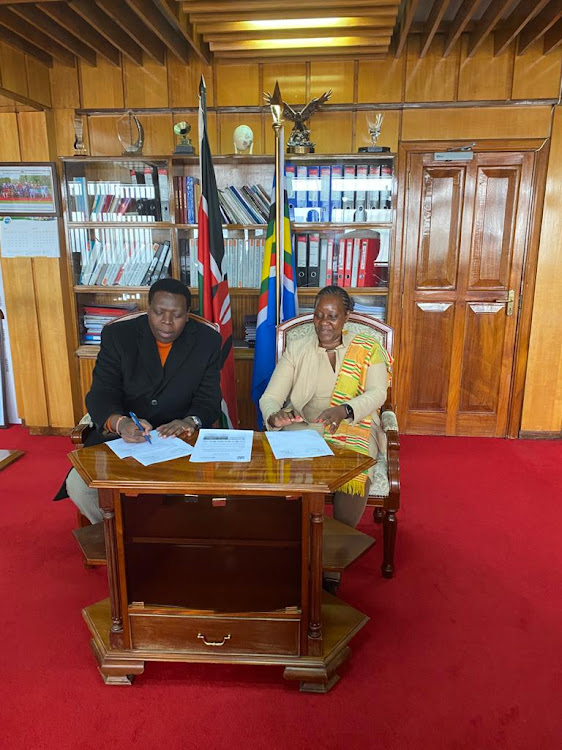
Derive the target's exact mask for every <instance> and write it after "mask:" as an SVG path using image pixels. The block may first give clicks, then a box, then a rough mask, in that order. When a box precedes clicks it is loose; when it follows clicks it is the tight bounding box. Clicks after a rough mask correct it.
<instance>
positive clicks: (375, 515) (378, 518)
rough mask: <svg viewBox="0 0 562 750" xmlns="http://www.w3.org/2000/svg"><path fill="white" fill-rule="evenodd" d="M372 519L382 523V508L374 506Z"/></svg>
mask: <svg viewBox="0 0 562 750" xmlns="http://www.w3.org/2000/svg"><path fill="white" fill-rule="evenodd" d="M373 521H374V522H375V523H382V522H383V521H384V508H375V509H374V510H373Z"/></svg>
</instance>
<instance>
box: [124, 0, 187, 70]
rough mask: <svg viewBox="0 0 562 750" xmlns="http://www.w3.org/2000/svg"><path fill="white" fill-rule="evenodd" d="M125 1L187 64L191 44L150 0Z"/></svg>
mask: <svg viewBox="0 0 562 750" xmlns="http://www.w3.org/2000/svg"><path fill="white" fill-rule="evenodd" d="M125 2H126V3H127V5H128V6H129V8H131V10H133V11H134V12H135V13H136V14H137V16H139V18H142V21H143V23H145V24H146V25H147V26H148V28H149V29H151V31H152V32H153V33H154V34H156V36H157V37H158V38H159V39H160V40H161V41H162V42H164V44H165V45H166V47H167V48H168V49H169V50H170V52H172V53H173V54H174V55H175V56H176V57H177V58H178V60H181V62H182V63H184V65H189V63H190V62H191V57H190V50H191V45H190V44H189V43H188V41H187V40H186V38H185V37H184V36H183V34H180V32H179V31H178V30H177V29H176V28H174V27H173V26H171V25H170V24H169V22H168V21H167V20H166V18H165V17H164V16H163V15H162V13H161V12H160V10H159V8H157V7H156V5H154V3H153V2H152V0H125Z"/></svg>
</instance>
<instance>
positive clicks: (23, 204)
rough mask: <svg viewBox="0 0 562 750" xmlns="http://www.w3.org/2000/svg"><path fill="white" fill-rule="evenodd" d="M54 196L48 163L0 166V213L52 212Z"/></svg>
mask: <svg viewBox="0 0 562 750" xmlns="http://www.w3.org/2000/svg"><path fill="white" fill-rule="evenodd" d="M54 213H56V196H55V188H54V179H53V167H52V165H50V164H17V165H16V164H14V165H10V166H7V165H6V164H2V166H0V214H10V215H12V214H26V215H33V214H54Z"/></svg>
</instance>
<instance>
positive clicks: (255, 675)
mask: <svg viewBox="0 0 562 750" xmlns="http://www.w3.org/2000/svg"><path fill="white" fill-rule="evenodd" d="M0 447H5V448H21V449H24V450H26V451H27V453H26V455H25V456H24V457H23V458H22V459H20V460H19V461H17V462H16V463H15V464H12V465H11V466H10V467H8V468H7V469H6V470H4V471H3V472H1V473H0V490H1V495H2V497H1V502H0V514H1V523H0V528H1V529H2V545H1V548H0V601H1V602H2V618H1V623H2V631H1V635H2V637H1V653H0V746H1V747H2V748H4V749H5V750H14V749H15V748H18V750H19V749H20V748H26V750H27V749H29V750H39V749H40V748H48V750H51V749H52V750H55V749H56V750H67V749H69V750H70V749H72V750H90V749H91V750H99V748H100V747H102V746H103V745H104V744H108V745H110V746H111V747H115V748H118V747H127V748H129V747H131V748H133V747H134V748H136V749H138V750H149V749H150V750H152V749H153V748H158V749H159V748H165V750H175V749H176V748H178V749H179V748H181V749H182V750H189V749H191V748H198V749H199V748H211V749H212V750H214V749H215V748H236V749H237V748H268V749H269V748H273V749H274V750H277V749H279V750H281V749H284V748H307V749H312V750H316V748H319V749H320V748H322V749H323V748H329V749H332V748H337V749H338V750H339V749H340V748H341V749H342V750H349V749H355V748H361V749H363V748H381V749H382V748H384V750H394V748H399V749H400V750H441V749H444V750H465V749H466V750H469V749H470V750H475V749H482V750H488V749H490V748H507V749H508V750H538V749H539V748H540V749H541V750H558V749H559V748H560V747H561V746H562V718H561V715H562V711H561V709H560V702H561V695H562V666H561V652H562V650H561V640H562V638H561V636H562V605H561V593H562V586H561V578H562V575H561V570H562V544H561V543H560V530H561V527H562V504H561V500H562V492H561V473H560V466H561V464H562V460H561V459H562V445H561V444H560V443H556V442H532V441H525V442H523V441H504V440H492V439H475V438H474V439H469V438H430V437H405V438H404V439H403V447H402V467H403V510H402V511H401V513H400V516H399V522H400V525H399V531H398V545H397V555H396V562H397V570H398V572H397V576H396V578H394V579H393V580H391V581H386V580H383V579H382V578H381V577H380V572H379V565H380V555H381V550H380V531H379V529H378V528H377V530H376V535H377V537H378V538H379V542H378V544H377V545H376V547H375V548H374V549H373V550H371V551H370V552H369V553H368V554H367V555H366V556H365V557H364V558H363V559H362V560H360V561H359V562H358V563H357V565H356V566H355V568H354V569H353V570H351V571H350V572H348V573H347V575H346V576H345V577H344V582H343V585H342V588H341V596H342V598H345V599H346V600H347V601H349V603H350V604H353V605H355V606H356V607H357V608H358V609H361V610H362V611H364V612H366V613H367V614H369V615H370V617H371V621H370V622H369V624H368V625H367V626H366V627H365V628H364V629H363V631H362V632H361V633H360V634H359V635H358V636H357V637H356V638H355V640H354V641H353V642H352V644H351V647H352V651H353V655H352V658H351V660H350V661H349V662H348V666H347V667H345V668H344V669H343V670H342V679H341V681H340V682H339V684H338V685H337V686H336V687H335V688H334V689H333V690H332V692H331V693H329V694H328V695H318V696H314V695H305V694H299V693H298V691H297V689H296V684H293V683H287V682H285V681H284V680H283V679H282V670H281V669H279V668H276V667H247V666H246V667H244V666H242V667H231V666H208V665H199V666H198V665H189V664H157V663H150V662H149V663H147V666H146V671H145V673H144V674H143V675H141V676H140V677H138V678H137V680H136V682H135V684H134V685H133V687H130V688H119V687H106V686H105V685H104V684H103V683H102V681H101V678H100V676H99V674H98V672H97V669H96V666H95V662H94V657H93V655H92V653H91V651H90V649H89V646H88V632H87V629H86V626H85V625H84V623H83V621H82V617H81V614H80V610H81V608H82V607H83V606H84V605H86V604H90V603H92V602H94V601H97V600H99V599H101V598H103V597H105V596H106V592H107V584H106V579H105V571H104V570H103V569H102V570H93V571H86V570H84V569H83V567H82V563H81V560H80V556H79V553H78V549H77V547H76V546H75V542H74V539H73V537H72V535H71V533H70V531H71V529H72V527H73V524H74V512H73V509H72V506H71V504H70V502H69V501H63V502H60V503H52V502H50V497H51V496H52V495H53V494H54V493H55V491H56V490H57V489H58V486H59V483H60V480H61V477H62V476H63V475H64V473H65V471H66V467H67V461H66V458H65V455H66V452H67V451H68V450H69V449H70V442H69V441H68V440H67V439H64V438H49V437H29V436H28V434H27V432H26V430H24V429H22V428H20V427H12V428H10V429H9V430H3V431H2V430H0ZM361 528H362V529H363V530H365V531H367V532H369V531H372V530H373V528H374V527H373V525H372V523H371V520H370V514H369V515H367V514H366V515H365V517H364V521H363V522H362V525H361Z"/></svg>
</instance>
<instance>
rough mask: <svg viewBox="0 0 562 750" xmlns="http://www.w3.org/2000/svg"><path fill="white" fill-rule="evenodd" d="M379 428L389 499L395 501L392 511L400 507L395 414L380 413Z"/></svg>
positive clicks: (397, 436)
mask: <svg viewBox="0 0 562 750" xmlns="http://www.w3.org/2000/svg"><path fill="white" fill-rule="evenodd" d="M383 409H384V407H383ZM381 427H382V428H383V430H384V432H385V434H386V442H387V447H386V460H387V466H388V484H389V489H390V497H394V498H395V499H396V502H397V507H396V508H394V510H398V507H399V506H400V458H399V452H400V437H399V434H398V420H397V419H396V414H395V413H394V412H393V411H392V410H391V409H386V410H384V411H381Z"/></svg>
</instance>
